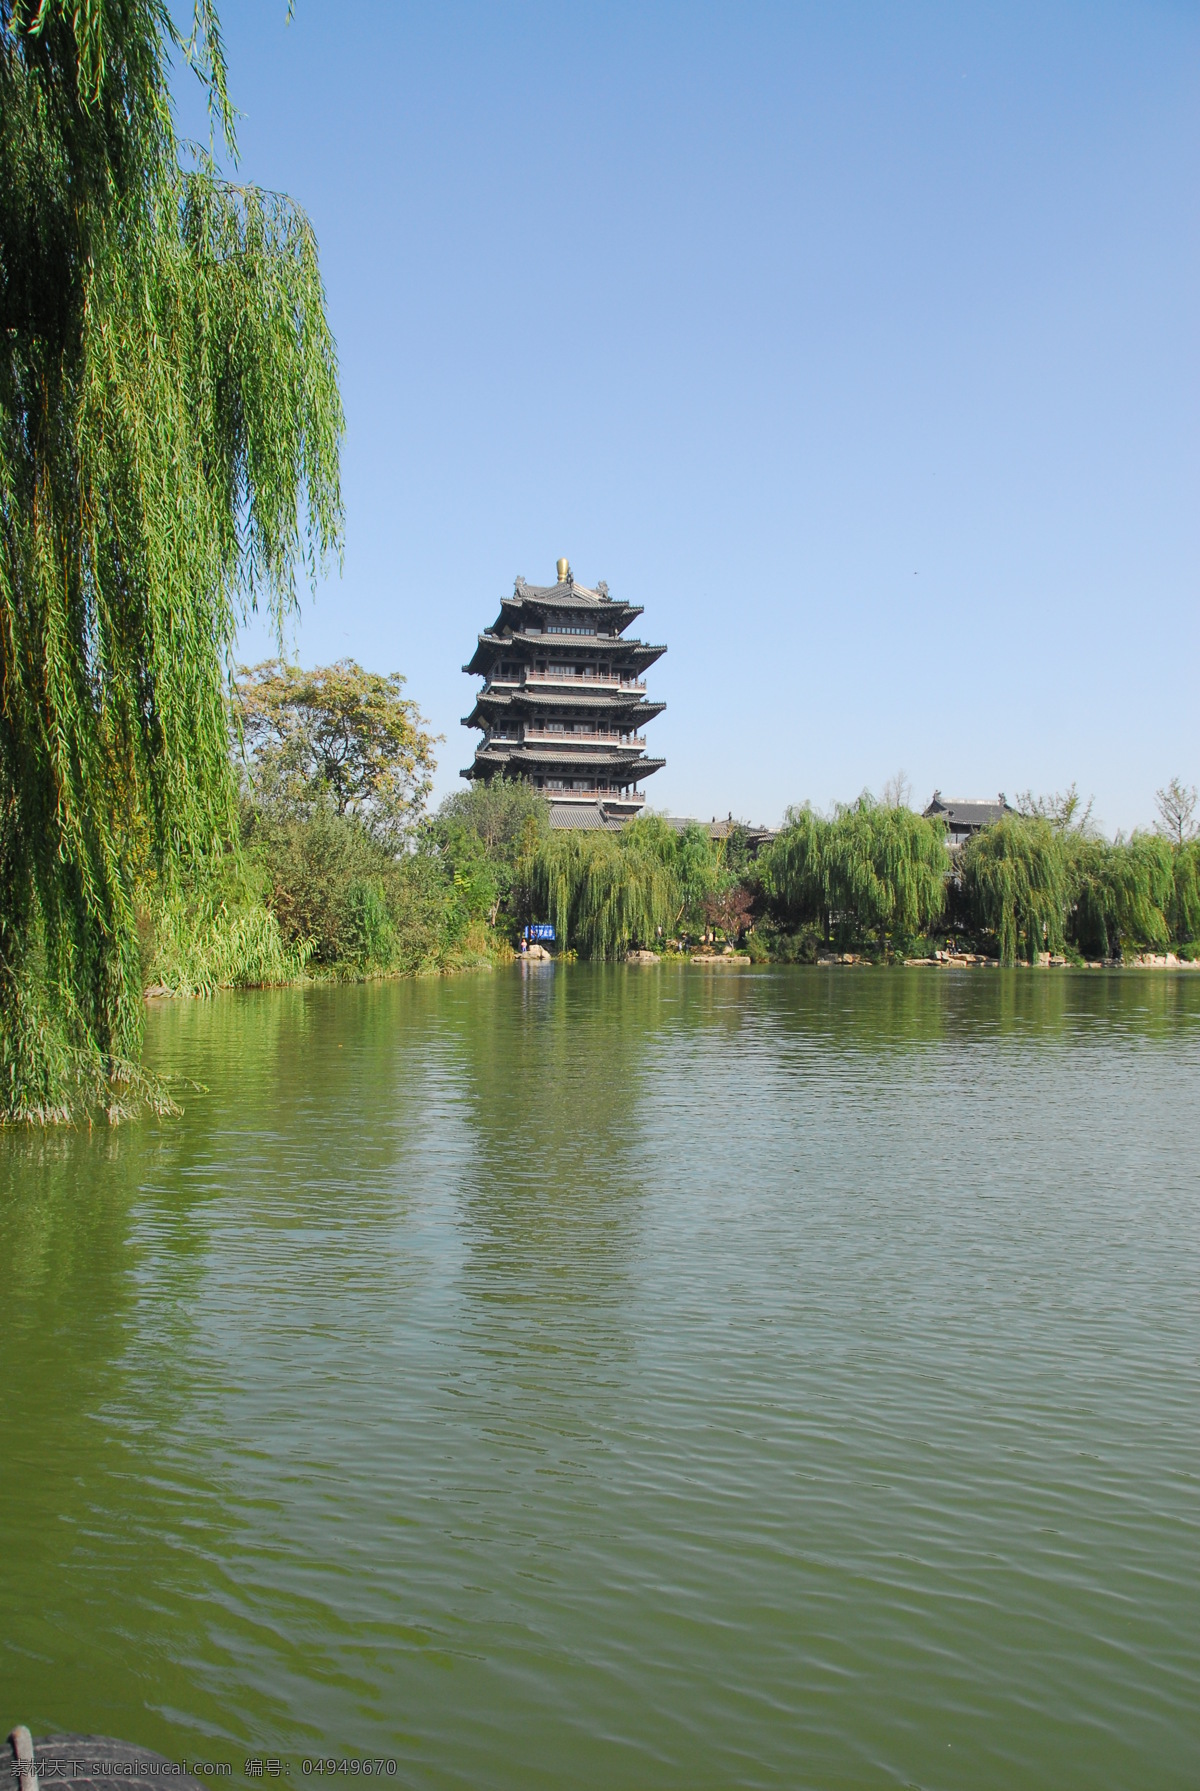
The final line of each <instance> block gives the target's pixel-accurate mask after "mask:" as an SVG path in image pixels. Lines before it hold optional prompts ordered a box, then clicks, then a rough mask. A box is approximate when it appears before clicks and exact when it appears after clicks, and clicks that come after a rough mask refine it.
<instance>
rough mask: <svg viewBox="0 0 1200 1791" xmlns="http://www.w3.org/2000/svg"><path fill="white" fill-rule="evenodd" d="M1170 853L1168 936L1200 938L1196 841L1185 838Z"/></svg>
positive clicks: (1199, 853)
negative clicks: (1169, 931) (1169, 928)
mask: <svg viewBox="0 0 1200 1791" xmlns="http://www.w3.org/2000/svg"><path fill="white" fill-rule="evenodd" d="M1171 856H1172V864H1171V898H1170V913H1169V919H1170V926H1171V937H1172V938H1173V939H1178V940H1180V941H1181V942H1183V941H1191V940H1200V840H1189V841H1185V842H1184V843H1183V844H1182V845H1179V846H1176V848H1175V850H1174V852H1173V853H1172V855H1171Z"/></svg>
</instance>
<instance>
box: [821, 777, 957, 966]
mask: <svg viewBox="0 0 1200 1791" xmlns="http://www.w3.org/2000/svg"><path fill="white" fill-rule="evenodd" d="M824 858H825V884H826V892H827V895H826V899H827V902H828V905H829V907H830V908H831V909H832V910H834V911H836V912H839V913H841V914H843V915H845V916H848V917H851V918H852V922H853V924H854V925H856V926H857V928H858V929H859V930H860V931H862V932H864V933H875V934H877V935H878V938H879V945H880V949H881V950H882V949H883V948H884V947H885V945H886V939H887V935H888V934H889V933H895V934H899V935H901V936H905V935H907V936H909V937H911V936H912V935H913V934H915V933H919V932H921V931H923V930H924V929H925V928H926V927H929V926H932V925H933V924H934V923H935V922H936V921H937V920H938V919H939V918H940V916H941V912H942V908H943V905H944V903H945V899H946V878H947V875H948V874H949V871H950V857H949V854H948V852H947V851H946V841H945V834H944V831H943V829H942V826H941V824H940V823H939V822H936V821H932V820H927V819H926V818H925V817H924V816H923V815H917V814H914V813H913V811H912V809H910V808H892V807H885V806H882V805H881V804H879V803H876V802H873V801H872V800H871V799H870V798H869V797H863V798H861V799H860V800H859V801H858V802H856V803H855V804H854V805H853V807H851V808H847V809H843V810H842V811H841V813H839V814H838V816H837V817H836V819H835V820H834V821H833V823H832V824H831V826H830V828H829V832H828V835H827V837H826V842H825V852H824Z"/></svg>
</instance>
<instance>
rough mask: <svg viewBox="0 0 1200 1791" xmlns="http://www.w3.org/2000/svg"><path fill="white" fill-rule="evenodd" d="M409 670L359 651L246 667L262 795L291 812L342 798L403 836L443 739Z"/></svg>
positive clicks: (254, 763)
mask: <svg viewBox="0 0 1200 1791" xmlns="http://www.w3.org/2000/svg"><path fill="white" fill-rule="evenodd" d="M404 682H405V681H404V679H403V678H402V677H401V675H400V674H399V672H393V673H392V674H391V675H390V676H388V677H384V676H382V675H381V674H380V673H378V672H365V671H364V670H363V669H362V667H361V666H360V665H358V664H357V663H356V662H355V661H354V660H353V659H341V660H339V661H338V663H337V664H336V665H323V666H317V667H316V668H315V669H314V670H313V671H310V672H309V671H304V670H302V669H301V667H299V666H293V665H284V664H283V663H282V662H281V661H280V660H277V659H272V660H267V661H266V662H264V663H263V664H262V665H256V666H254V667H253V668H252V669H247V668H246V667H244V666H243V668H242V671H241V675H240V677H239V679H238V683H237V690H236V697H237V701H236V707H235V715H236V718H237V720H238V722H239V723H240V727H241V733H242V740H243V742H244V747H245V753H246V757H245V760H244V763H245V767H246V772H247V777H248V781H249V784H250V788H251V790H252V791H253V794H254V798H255V800H256V801H257V802H258V803H260V804H262V805H264V806H267V807H270V808H273V809H275V810H278V811H279V812H281V813H284V814H292V815H304V814H308V813H310V812H312V811H313V810H314V808H318V807H321V806H323V805H332V807H333V809H334V810H335V812H336V813H337V814H339V815H352V816H354V817H356V818H357V819H358V820H360V821H362V822H363V824H364V825H365V826H366V828H367V829H368V831H369V832H371V833H373V834H374V835H375V836H376V837H377V838H379V839H381V840H384V841H387V842H391V843H398V842H399V841H400V839H401V838H402V837H403V835H404V833H405V832H406V831H407V830H408V828H409V827H410V826H411V825H412V823H413V821H414V820H416V819H417V817H418V816H419V815H420V812H421V810H422V808H423V807H424V804H425V799H426V797H427V796H428V795H429V791H430V788H431V786H432V773H433V771H434V770H435V768H436V762H435V760H434V757H433V746H434V741H433V739H432V737H431V736H430V735H429V734H427V733H426V732H425V731H424V727H423V717H422V716H421V713H420V711H419V710H418V708H417V705H416V704H415V703H414V702H411V701H409V700H408V699H407V698H405V697H404V696H403V695H402V694H401V693H402V691H403V689H404Z"/></svg>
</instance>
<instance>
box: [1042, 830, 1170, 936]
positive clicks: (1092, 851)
mask: <svg viewBox="0 0 1200 1791" xmlns="http://www.w3.org/2000/svg"><path fill="white" fill-rule="evenodd" d="M1063 843H1064V849H1065V851H1066V855H1067V862H1068V878H1069V888H1070V896H1071V914H1070V920H1069V931H1070V937H1071V940H1072V943H1073V944H1075V945H1077V946H1078V948H1079V950H1080V951H1081V952H1083V953H1084V954H1085V955H1086V956H1088V957H1092V956H1101V957H1106V958H1108V957H1112V958H1118V957H1120V955H1121V952H1122V950H1123V948H1124V947H1125V946H1127V945H1134V946H1137V945H1144V946H1157V947H1159V948H1161V947H1164V946H1166V945H1167V944H1168V943H1169V941H1170V937H1171V920H1170V915H1171V909H1172V902H1173V898H1174V894H1175V878H1174V868H1175V867H1174V854H1173V852H1172V849H1171V847H1170V845H1169V844H1168V843H1167V841H1166V840H1165V839H1162V838H1160V837H1159V836H1158V835H1156V834H1145V833H1135V834H1134V836H1133V838H1132V839H1130V840H1118V841H1117V842H1116V843H1115V844H1110V843H1109V842H1108V841H1106V840H1094V839H1085V840H1073V839H1066V840H1064V842H1063Z"/></svg>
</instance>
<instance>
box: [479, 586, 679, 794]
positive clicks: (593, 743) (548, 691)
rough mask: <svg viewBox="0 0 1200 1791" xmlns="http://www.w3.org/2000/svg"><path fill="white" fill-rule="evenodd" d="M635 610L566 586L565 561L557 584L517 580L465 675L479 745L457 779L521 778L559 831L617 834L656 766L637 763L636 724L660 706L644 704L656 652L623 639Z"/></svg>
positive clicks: (642, 755)
mask: <svg viewBox="0 0 1200 1791" xmlns="http://www.w3.org/2000/svg"><path fill="white" fill-rule="evenodd" d="M641 613H642V612H641V608H640V606H638V605H636V604H632V603H617V602H615V601H614V600H613V599H612V598H611V597H610V596H609V594H608V586H607V585H606V584H603V583H601V584H598V585H597V586H596V588H595V590H594V591H593V590H589V589H588V587H587V586H586V585H580V584H576V582H575V579H574V578H573V576H572V574H571V568H570V566H569V565H568V564H567V562H566V560H560V561H559V562H558V582H557V583H556V584H552V585H528V584H526V582H525V580H524V579H523V578H518V579H517V580H516V582H515V584H514V585H513V594H512V596H511V597H505V598H503V599H502V600H501V604H500V614H499V615H498V616H497V618H496V620H495V622H494V623H493V624H492V626H491V628H489V629H488V631H487V633H486V634H481V635H480V636H479V644H478V646H477V647H476V649H475V652H474V655H473V657H472V658H471V659H470V660H469V661H468V663H467V664H466V665H465V666H464V667H463V670H464V672H474V673H475V674H476V675H477V676H479V677H481V678H483V679H484V685H483V688H482V690H481V691H480V692H479V695H478V696H477V697H476V699H475V706H474V708H473V709H472V710H471V713H470V714H469V715H464V716H463V726H464V727H468V728H482V729H483V741H482V743H481V744H480V745H479V746H478V747H477V748H476V752H475V761H474V763H473V764H472V765H469V766H468V767H467V769H466V770H465V771H464V772H463V776H464V777H483V778H489V777H495V776H496V775H497V774H498V773H501V772H502V773H503V774H504V775H505V776H507V777H522V778H525V779H527V780H528V781H529V782H530V783H532V784H533V785H535V787H536V788H538V789H539V790H544V791H545V793H546V795H547V796H548V797H549V798H550V802H551V818H552V821H553V822H554V823H555V824H556V825H558V826H568V827H569V826H604V825H621V824H622V823H623V822H624V821H626V820H628V819H629V818H630V817H631V816H633V815H635V814H637V813H638V812H639V810H640V809H641V807H642V805H643V804H644V802H645V800H646V798H645V795H644V793H643V792H642V791H641V790H639V789H638V787H637V785H638V780H639V779H640V778H643V777H648V776H649V775H650V774H651V772H654V771H658V770H659V769H660V768H661V767H662V766H663V765H664V764H665V763H666V760H665V759H649V758H647V757H646V742H645V739H644V737H643V735H642V732H641V729H642V725H643V723H645V722H647V721H650V720H652V719H653V717H654V716H656V715H660V714H661V713H662V711H663V709H664V708H665V707H666V705H665V704H664V703H652V702H650V701H649V700H648V699H647V697H646V685H645V681H644V676H643V674H644V673H645V671H646V669H647V667H648V666H651V665H653V664H654V661H655V660H656V659H658V658H659V657H660V655H661V654H663V653H665V652H666V648H665V647H650V646H647V645H646V644H645V642H644V641H638V640H626V639H625V638H624V630H625V629H626V628H628V626H629V624H630V623H631V622H632V621H633V620H634V618H635V617H636V616H640V615H641Z"/></svg>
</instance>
